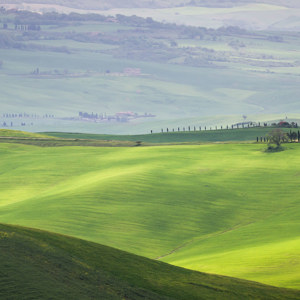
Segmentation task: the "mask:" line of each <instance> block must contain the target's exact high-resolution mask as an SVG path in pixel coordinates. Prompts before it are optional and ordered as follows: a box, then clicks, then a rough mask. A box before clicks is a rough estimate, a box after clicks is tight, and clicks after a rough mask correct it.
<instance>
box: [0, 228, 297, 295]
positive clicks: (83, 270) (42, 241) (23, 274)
mask: <svg viewBox="0 0 300 300" xmlns="http://www.w3.org/2000/svg"><path fill="white" fill-rule="evenodd" d="M0 240H1V250H0V251H1V260H0V270H1V271H0V298H1V299H11V298H19V299H50V298H51V299H79V298H80V299H103V300H108V299H110V300H113V299H114V300H117V299H125V298H126V299H131V300H140V299H148V300H168V299H174V300H175V299H178V300H180V299H181V300H184V299H186V300H192V299H195V300H196V299H224V297H226V298H227V299H229V298H230V299H254V298H259V299H265V300H267V299H270V298H272V299H278V300H279V299H283V298H284V299H300V292H299V291H296V290H288V289H282V288H281V289H280V288H275V287H272V286H266V285H262V284H259V283H256V282H250V281H244V280H239V279H235V278H230V277H224V276H218V275H209V274H204V273H199V272H194V271H191V270H186V269H181V268H178V267H174V266H171V265H167V264H164V263H161V262H156V261H153V260H152V261H151V260H150V259H146V258H143V257H140V256H136V255H133V254H129V253H126V252H123V251H120V250H117V249H113V248H109V247H106V246H102V245H99V244H95V243H90V242H87V241H83V240H78V239H74V238H71V237H67V236H61V235H58V234H54V233H49V232H45V231H38V230H33V229H28V228H22V227H15V226H8V225H2V224H0Z"/></svg>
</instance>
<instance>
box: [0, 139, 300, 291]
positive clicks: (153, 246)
mask: <svg viewBox="0 0 300 300" xmlns="http://www.w3.org/2000/svg"><path fill="white" fill-rule="evenodd" d="M264 147H265V146H264V145H258V144H209V145H201V146H158V147H133V148H93V147H60V148H58V147H57V148H55V147H53V148H40V147H34V146H25V145H17V144H1V147H0V157H1V161H0V170H1V172H0V182H1V189H0V222H2V223H10V224H19V225H24V226H29V227H35V228H40V229H46V230H49V231H53V232H58V233H63V234H67V235H72V236H75V237H80V238H84V239H87V240H91V241H95V242H98V243H102V244H106V245H109V246H113V247H116V248H119V249H123V250H126V251H129V252H132V253H135V254H139V255H143V256H147V257H150V258H157V259H160V260H162V261H166V262H169V263H172V264H175V265H179V266H183V267H186V268H191V269H194V270H200V271H205V272H210V273H217V274H223V275H231V276H235V277H239V278H245V279H251V280H256V281H260V282H263V283H267V284H271V285H276V286H282V287H293V288H300V272H299V263H300V259H299V254H300V239H299V230H300V222H299V217H300V207H299V206H300V202H299V176H300V158H299V157H300V155H299V154H300V147H299V145H297V144H290V145H287V146H286V147H287V148H288V149H287V150H286V151H283V152H278V153H272V154H270V153H265V152H264V151H263V148H264Z"/></svg>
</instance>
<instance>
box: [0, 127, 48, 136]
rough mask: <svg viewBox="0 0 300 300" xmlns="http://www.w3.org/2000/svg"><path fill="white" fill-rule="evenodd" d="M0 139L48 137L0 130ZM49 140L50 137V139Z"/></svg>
mask: <svg viewBox="0 0 300 300" xmlns="http://www.w3.org/2000/svg"><path fill="white" fill-rule="evenodd" d="M0 137H12V138H49V136H47V135H44V134H39V133H32V132H26V131H19V130H10V129H0ZM50 138H51V137H50Z"/></svg>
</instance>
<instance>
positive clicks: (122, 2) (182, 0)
mask: <svg viewBox="0 0 300 300" xmlns="http://www.w3.org/2000/svg"><path fill="white" fill-rule="evenodd" d="M12 3H18V4H22V3H38V4H51V5H62V6H67V7H72V8H77V9H112V8H166V7H177V6H185V5H195V6H209V7H230V6H235V5H242V4H248V3H266V4H273V5H280V6H287V7H297V8H299V7H300V2H299V1H298V0H262V1H260V0H225V1H223V0H102V1H98V0H86V1H76V0H25V1H24V0H3V1H1V4H12Z"/></svg>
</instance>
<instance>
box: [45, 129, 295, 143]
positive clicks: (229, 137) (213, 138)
mask: <svg viewBox="0 0 300 300" xmlns="http://www.w3.org/2000/svg"><path fill="white" fill-rule="evenodd" d="M186 128H187V127H186ZM191 129H192V130H193V127H192V128H191ZM164 130H165V131H166V129H164ZM170 130H171V128H170ZM181 130H182V128H181ZM197 130H199V128H197ZM271 130H272V128H270V127H267V128H264V127H261V128H258V127H256V128H245V129H238V130H237V129H234V130H231V129H230V130H212V131H210V130H207V131H204V130H203V129H202V131H201V132H199V131H196V132H194V131H191V132H174V133H173V132H169V133H166V132H165V133H155V134H143V135H142V134H141V135H109V134H85V133H64V132H44V133H43V134H44V135H48V136H50V137H57V138H71V139H91V140H112V141H113V140H119V141H142V142H146V143H176V142H180V143H183V142H225V141H256V138H257V137H259V138H260V137H266V136H267V135H268V134H269V133H270V131H271ZM284 130H285V131H289V130H290V129H284ZM292 130H293V131H296V132H297V130H298V129H292Z"/></svg>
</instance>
